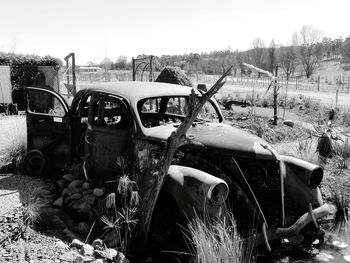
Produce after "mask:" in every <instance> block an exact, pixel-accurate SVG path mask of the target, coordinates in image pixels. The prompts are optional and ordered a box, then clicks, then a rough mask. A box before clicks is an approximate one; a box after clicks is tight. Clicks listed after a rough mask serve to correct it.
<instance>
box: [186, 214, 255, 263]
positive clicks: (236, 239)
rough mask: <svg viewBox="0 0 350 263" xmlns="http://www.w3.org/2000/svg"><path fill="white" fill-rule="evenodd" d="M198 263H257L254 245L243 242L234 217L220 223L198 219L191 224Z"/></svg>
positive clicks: (191, 233)
mask: <svg viewBox="0 0 350 263" xmlns="http://www.w3.org/2000/svg"><path fill="white" fill-rule="evenodd" d="M189 232H190V235H191V241H192V245H193V247H194V249H195V254H196V261H195V262H196V263H214V262H220V263H248V262H255V259H254V244H252V243H251V242H253V241H252V240H251V239H249V241H246V240H243V239H242V238H241V237H240V235H239V233H238V231H237V225H236V221H235V220H234V218H233V216H232V215H229V216H227V217H226V219H222V220H218V221H209V220H205V221H204V220H203V219H201V218H199V217H196V219H195V220H194V221H192V222H191V223H190V224H189Z"/></svg>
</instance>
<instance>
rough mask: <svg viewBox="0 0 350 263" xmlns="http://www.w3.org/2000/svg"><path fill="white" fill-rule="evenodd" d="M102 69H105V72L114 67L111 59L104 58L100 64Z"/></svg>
mask: <svg viewBox="0 0 350 263" xmlns="http://www.w3.org/2000/svg"><path fill="white" fill-rule="evenodd" d="M100 66H101V68H104V69H105V70H109V69H111V68H112V66H113V62H112V60H111V59H110V58H107V57H106V58H104V59H103V60H102V61H101V63H100Z"/></svg>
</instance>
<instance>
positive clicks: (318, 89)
mask: <svg viewBox="0 0 350 263" xmlns="http://www.w3.org/2000/svg"><path fill="white" fill-rule="evenodd" d="M317 91H318V92H320V76H319V75H318V76H317Z"/></svg>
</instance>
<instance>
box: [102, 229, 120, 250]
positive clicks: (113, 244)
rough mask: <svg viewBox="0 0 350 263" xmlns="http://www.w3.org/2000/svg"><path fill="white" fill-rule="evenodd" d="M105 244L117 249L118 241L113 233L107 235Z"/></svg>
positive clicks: (104, 240)
mask: <svg viewBox="0 0 350 263" xmlns="http://www.w3.org/2000/svg"><path fill="white" fill-rule="evenodd" d="M103 242H104V243H105V244H106V246H107V247H116V246H117V240H116V238H115V237H114V234H113V232H112V231H110V232H109V233H107V234H106V235H105V237H104V239H103Z"/></svg>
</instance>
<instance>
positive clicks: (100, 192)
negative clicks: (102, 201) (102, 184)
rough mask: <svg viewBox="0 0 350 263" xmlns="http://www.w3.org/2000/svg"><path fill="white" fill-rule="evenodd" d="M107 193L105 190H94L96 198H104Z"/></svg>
mask: <svg viewBox="0 0 350 263" xmlns="http://www.w3.org/2000/svg"><path fill="white" fill-rule="evenodd" d="M105 192H106V190H105V189H103V188H95V189H94V195H95V196H96V197H102V196H104V194H105Z"/></svg>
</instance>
